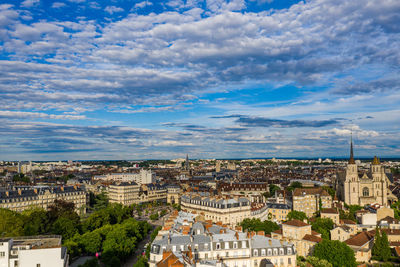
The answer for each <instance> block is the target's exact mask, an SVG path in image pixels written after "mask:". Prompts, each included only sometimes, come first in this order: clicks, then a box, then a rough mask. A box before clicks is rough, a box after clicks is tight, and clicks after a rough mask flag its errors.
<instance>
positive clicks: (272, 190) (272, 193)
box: [269, 184, 281, 196]
mask: <svg viewBox="0 0 400 267" xmlns="http://www.w3.org/2000/svg"><path fill="white" fill-rule="evenodd" d="M280 189H281V188H280V187H279V186H277V185H275V184H270V185H269V195H270V196H275V191H276V190H280Z"/></svg>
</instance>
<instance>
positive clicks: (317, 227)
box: [311, 218, 334, 239]
mask: <svg viewBox="0 0 400 267" xmlns="http://www.w3.org/2000/svg"><path fill="white" fill-rule="evenodd" d="M311 225H312V229H313V230H314V231H317V232H318V233H320V234H321V236H322V238H323V239H330V230H332V229H333V226H334V222H333V221H332V220H331V219H330V218H315V220H314V221H313V222H311Z"/></svg>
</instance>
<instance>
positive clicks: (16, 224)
mask: <svg viewBox="0 0 400 267" xmlns="http://www.w3.org/2000/svg"><path fill="white" fill-rule="evenodd" d="M23 225H24V222H23V217H22V215H21V214H19V213H17V212H15V211H11V210H9V209H2V208H0V237H4V236H10V237H11V236H20V235H23V233H24V229H23Z"/></svg>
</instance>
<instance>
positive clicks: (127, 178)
mask: <svg viewBox="0 0 400 267" xmlns="http://www.w3.org/2000/svg"><path fill="white" fill-rule="evenodd" d="M93 180H94V181H98V180H103V181H113V182H135V183H137V184H138V185H142V184H151V183H155V182H156V174H155V173H153V172H152V171H151V170H145V169H141V170H140V171H139V173H110V174H106V175H96V176H94V177H93Z"/></svg>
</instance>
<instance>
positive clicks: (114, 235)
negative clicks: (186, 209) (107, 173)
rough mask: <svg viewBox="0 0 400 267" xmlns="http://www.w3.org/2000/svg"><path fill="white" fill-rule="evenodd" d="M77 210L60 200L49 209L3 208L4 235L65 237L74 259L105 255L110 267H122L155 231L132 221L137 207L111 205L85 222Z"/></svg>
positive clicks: (1, 233) (0, 222)
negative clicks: (151, 231) (12, 209)
mask: <svg viewBox="0 0 400 267" xmlns="http://www.w3.org/2000/svg"><path fill="white" fill-rule="evenodd" d="M100 199H102V197H100ZM103 200H104V199H103ZM94 203H95V204H98V205H99V206H101V205H102V204H100V203H99V202H96V201H94ZM103 204H104V203H103ZM74 208H75V207H74V204H73V203H70V202H65V201H63V200H56V201H55V202H54V204H53V205H51V206H49V208H48V210H44V209H39V208H34V209H30V210H25V211H23V212H22V213H17V212H14V211H11V210H8V209H0V236H24V235H41V234H56V235H61V236H62V239H63V245H65V246H66V247H67V248H68V251H69V253H70V255H71V258H73V257H75V256H80V255H82V254H88V255H94V254H95V253H96V252H101V253H102V256H101V260H102V261H103V262H104V263H105V265H106V266H120V264H121V262H120V261H121V260H124V259H126V257H127V256H128V255H130V254H132V253H133V252H134V250H135V248H136V245H137V243H138V242H139V241H141V240H142V239H143V238H144V237H145V236H146V235H147V233H148V232H149V231H150V229H151V225H150V224H149V223H147V222H142V221H136V220H135V219H133V218H132V216H131V214H132V211H133V209H134V207H133V206H131V207H124V206H122V205H120V204H107V206H106V207H105V208H101V209H98V210H95V211H94V212H93V213H92V214H91V215H90V216H89V217H87V218H86V219H81V218H80V217H79V215H78V214H77V213H76V212H75V211H74Z"/></svg>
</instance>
